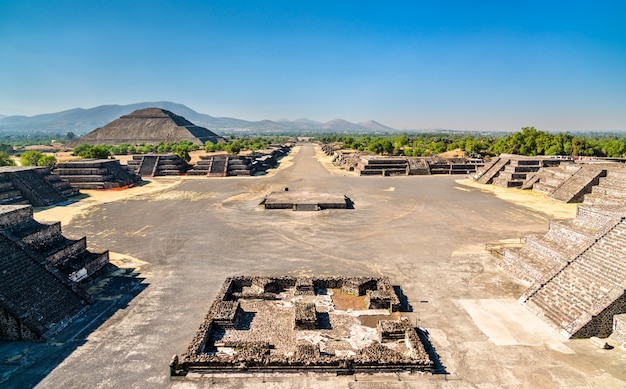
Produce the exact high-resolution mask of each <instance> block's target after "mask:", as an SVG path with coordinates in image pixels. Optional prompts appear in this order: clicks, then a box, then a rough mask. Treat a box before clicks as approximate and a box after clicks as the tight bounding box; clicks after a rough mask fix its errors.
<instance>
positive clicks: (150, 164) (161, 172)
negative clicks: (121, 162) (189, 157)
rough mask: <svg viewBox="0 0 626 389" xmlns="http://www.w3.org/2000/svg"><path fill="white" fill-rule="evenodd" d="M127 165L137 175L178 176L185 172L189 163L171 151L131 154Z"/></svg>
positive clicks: (189, 166)
mask: <svg viewBox="0 0 626 389" xmlns="http://www.w3.org/2000/svg"><path fill="white" fill-rule="evenodd" d="M128 167H129V168H130V169H132V171H133V173H134V174H136V175H138V176H148V177H156V176H178V175H181V174H185V173H186V172H187V171H188V170H189V169H191V165H189V164H188V163H187V162H185V161H184V160H183V159H182V158H180V157H179V156H178V155H176V154H173V153H161V154H141V155H133V159H132V160H130V161H128Z"/></svg>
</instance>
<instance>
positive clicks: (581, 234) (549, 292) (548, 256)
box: [494, 165, 626, 338]
mask: <svg viewBox="0 0 626 389" xmlns="http://www.w3.org/2000/svg"><path fill="white" fill-rule="evenodd" d="M494 254H495V255H496V257H497V261H496V263H497V264H498V265H499V266H500V267H501V268H503V269H504V270H506V271H507V272H509V273H510V274H512V275H514V276H516V277H518V278H519V279H520V280H522V281H523V282H525V283H526V284H527V285H529V288H528V289H527V290H526V292H525V293H524V294H523V295H522V297H521V298H520V302H522V303H523V304H525V305H526V306H527V307H528V308H530V309H531V310H532V311H533V312H535V313H536V314H537V315H538V316H540V317H542V318H543V319H544V320H545V321H547V322H548V323H550V324H552V325H553V326H555V327H556V328H557V329H558V330H559V331H560V332H561V333H562V334H563V335H564V336H566V337H568V338H570V337H573V338H588V337H592V336H596V337H603V338H604V337H608V336H609V335H610V334H611V332H612V331H613V328H614V327H616V328H622V327H621V326H620V325H618V324H615V323H617V321H619V320H620V319H619V317H618V316H619V315H621V314H624V313H626V294H625V290H626V260H625V258H626V167H622V166H619V165H617V166H614V167H612V168H611V169H608V171H607V172H606V177H601V178H599V184H598V185H597V186H593V189H592V192H591V193H590V194H587V195H585V196H584V202H583V203H582V204H581V205H579V206H578V210H577V214H576V218H575V219H573V220H569V221H558V220H552V221H550V225H549V228H548V232H546V233H545V234H544V235H528V236H526V237H525V244H524V245H523V247H520V248H508V249H505V250H503V251H500V252H498V251H494ZM622 320H623V319H622Z"/></svg>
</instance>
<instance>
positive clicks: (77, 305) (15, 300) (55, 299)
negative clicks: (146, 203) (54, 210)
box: [0, 205, 109, 340]
mask: <svg viewBox="0 0 626 389" xmlns="http://www.w3.org/2000/svg"><path fill="white" fill-rule="evenodd" d="M108 254H109V253H108V251H105V252H104V253H92V252H90V251H87V249H86V240H85V238H82V239H78V240H72V239H67V238H65V237H64V236H63V235H61V224H60V223H53V224H44V223H39V222H37V221H35V220H34V219H33V209H32V207H31V206H29V205H2V206H0V339H7V340H36V339H48V338H50V337H51V336H53V335H54V334H55V333H57V332H58V331H60V330H61V329H63V328H64V327H65V326H66V325H67V324H68V323H69V322H71V321H72V320H74V319H75V318H76V317H77V316H79V315H80V314H81V313H82V312H83V311H84V310H85V309H86V308H87V306H88V304H89V302H90V301H91V298H90V296H89V295H88V294H87V293H86V292H85V291H84V290H83V289H82V287H81V286H80V284H79V282H81V281H83V280H85V279H87V278H89V277H91V276H93V275H94V274H95V273H97V272H98V271H99V270H100V269H102V268H103V267H104V266H105V265H106V264H108V262H109V255H108Z"/></svg>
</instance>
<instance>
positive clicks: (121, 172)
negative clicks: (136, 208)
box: [54, 159, 141, 189]
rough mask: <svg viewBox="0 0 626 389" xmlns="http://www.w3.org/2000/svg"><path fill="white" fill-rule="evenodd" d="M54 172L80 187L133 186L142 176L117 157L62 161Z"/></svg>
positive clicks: (110, 187) (109, 187)
mask: <svg viewBox="0 0 626 389" xmlns="http://www.w3.org/2000/svg"><path fill="white" fill-rule="evenodd" d="M54 174H55V175H57V176H59V177H61V178H62V179H64V180H66V181H69V182H70V183H71V184H72V185H73V186H74V187H76V188H80V189H116V188H124V187H129V186H133V185H135V184H138V183H139V182H141V177H140V176H138V175H136V174H133V173H131V172H130V171H129V170H127V169H126V168H125V167H123V166H122V165H121V164H120V162H119V161H118V160H115V159H81V160H76V161H68V162H62V163H59V164H58V165H57V168H56V169H55V170H54Z"/></svg>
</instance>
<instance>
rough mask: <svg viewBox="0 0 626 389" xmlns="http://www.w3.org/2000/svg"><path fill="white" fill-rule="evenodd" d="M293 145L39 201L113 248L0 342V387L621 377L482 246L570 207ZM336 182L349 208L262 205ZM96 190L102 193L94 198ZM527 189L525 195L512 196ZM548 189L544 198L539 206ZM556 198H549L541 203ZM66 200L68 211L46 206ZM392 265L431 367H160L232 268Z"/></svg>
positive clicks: (183, 343)
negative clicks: (47, 324) (207, 370)
mask: <svg viewBox="0 0 626 389" xmlns="http://www.w3.org/2000/svg"><path fill="white" fill-rule="evenodd" d="M321 155H322V153H321V152H320V151H319V149H318V148H317V146H315V145H313V144H303V145H300V146H297V147H295V148H294V149H293V151H292V154H291V155H290V156H288V157H286V158H284V160H283V162H282V164H281V165H282V166H281V168H280V169H279V170H278V171H277V172H275V173H270V174H268V175H267V176H259V177H242V178H236V177H229V178H204V177H193V178H191V177H163V178H157V179H154V180H153V181H152V182H150V183H148V184H146V185H144V186H143V187H139V188H133V189H129V190H126V191H123V193H122V192H108V193H111V195H110V197H109V198H106V193H107V192H105V193H104V194H103V193H98V194H95V193H94V194H93V196H92V198H89V197H88V198H85V199H82V200H80V201H78V202H77V203H74V204H69V205H66V206H63V207H55V208H54V209H52V210H49V211H48V210H43V211H41V212H37V213H35V218H36V219H38V220H46V221H54V220H62V222H63V232H64V234H65V235H66V236H70V237H71V236H86V237H87V241H88V243H89V246H90V249H92V250H95V251H100V250H107V249H108V250H110V251H111V252H112V256H111V257H112V262H113V263H114V264H116V265H117V266H118V269H117V270H115V271H114V272H113V273H111V274H110V275H109V276H107V277H105V278H103V279H102V280H100V282H99V283H98V284H95V285H93V286H92V292H93V293H96V294H97V296H98V302H97V303H96V304H95V305H94V306H93V307H92V308H91V309H90V310H89V312H88V313H87V315H86V316H85V317H83V318H81V319H80V320H78V321H77V322H75V323H73V324H72V325H71V326H70V327H68V328H67V329H66V330H65V331H63V332H62V333H60V334H59V335H58V336H57V338H56V339H53V340H52V341H49V342H46V343H26V342H23V343H4V344H0V358H1V359H0V360H2V364H1V365H2V367H0V386H4V385H7V386H6V387H32V386H37V387H41V388H61V387H63V388H73V387H80V388H86V387H90V388H91V387H101V388H147V387H149V388H161V387H166V388H167V387H172V388H196V387H197V388H209V387H227V388H231V387H232V388H237V387H263V388H264V387H272V388H283V387H284V388H305V387H310V388H327V387H337V388H376V387H380V388H405V387H432V388H448V387H454V388H478V387H479V388H502V387H510V388H514V387H515V388H517V387H525V388H538V387H540V388H550V387H554V388H556V387H568V388H578V387H584V388H589V387H597V388H613V387H616V388H619V387H624V386H626V368H625V366H626V351H625V350H624V349H623V348H620V347H615V348H613V349H611V350H604V349H600V348H597V347H595V346H594V345H592V343H591V342H590V341H589V340H584V339H583V340H569V341H568V340H566V339H565V338H563V337H562V336H561V335H559V334H558V333H557V332H556V331H555V330H553V329H551V328H550V327H548V326H547V325H546V324H545V323H543V322H542V321H540V320H538V319H537V318H536V317H535V316H534V315H532V314H531V313H529V311H527V310H526V309H525V308H524V307H523V306H521V305H520V304H518V303H517V302H516V300H517V298H518V297H519V296H520V295H521V294H522V292H523V291H524V290H525V289H526V287H525V286H524V285H522V284H520V283H518V282H516V281H515V279H513V278H511V277H510V276H509V275H507V274H506V273H504V272H502V271H500V270H499V269H498V268H497V267H496V266H495V265H494V260H493V258H492V257H491V256H490V255H489V254H487V253H486V252H485V245H486V244H490V243H499V242H506V241H511V240H515V239H519V238H522V237H523V236H524V235H526V234H529V233H544V232H545V231H546V230H547V226H548V221H549V219H550V218H552V217H553V216H554V215H555V214H557V215H561V216H563V215H568V213H569V217H573V216H574V212H573V210H575V207H574V208H572V207H571V206H569V205H568V206H561V205H559V204H553V202H552V200H548V199H545V198H544V200H545V201H543V202H540V204H539V206H536V207H535V206H534V204H537V194H536V193H532V194H528V196H529V197H528V201H524V200H523V198H522V200H521V201H515V202H513V201H506V200H503V199H502V198H500V197H498V196H495V195H494V194H493V193H492V192H490V191H488V190H486V189H485V188H484V187H481V186H476V185H466V184H465V183H464V182H462V181H458V180H459V178H462V177H459V176H402V177H356V176H354V175H352V174H349V173H345V174H344V173H342V172H341V171H329V170H328V169H326V168H325V167H324V166H323V164H321V163H320V159H321V158H322V157H321ZM286 187H288V188H289V191H303V192H319V193H339V194H343V195H345V196H347V197H348V198H349V199H350V200H351V201H352V203H353V206H354V209H327V210H323V211H318V212H315V211H310V212H294V211H291V210H287V209H284V210H282V209H281V210H265V209H264V207H263V206H262V205H260V203H261V202H262V201H263V199H264V198H265V197H266V196H267V195H268V194H269V193H271V192H276V191H284V188H286ZM96 196H99V198H103V199H104V200H102V201H94V200H93V199H94V198H95V197H96ZM522 197H523V196H522ZM546 204H547V205H546ZM552 205H554V207H556V208H559V207H561V208H559V209H558V210H557V211H555V212H549V211H548V210H549V209H550V207H551V206H552ZM60 212H61V213H62V212H66V213H67V214H68V215H69V214H71V215H74V216H73V217H69V216H64V217H63V218H59V219H54V218H53V219H48V218H50V217H54V215H55V214H58V213H60ZM236 275H276V276H280V275H289V276H315V275H318V276H334V275H341V276H376V277H379V276H387V277H389V279H390V281H391V283H392V284H393V285H400V286H401V287H402V292H403V294H404V295H405V296H406V298H407V299H408V303H409V304H410V305H411V307H412V312H410V313H407V316H408V317H409V318H410V319H411V320H412V321H413V322H414V323H415V324H416V325H417V326H420V327H423V328H424V329H425V330H427V331H428V334H429V341H430V343H431V345H432V347H433V348H434V351H435V352H436V359H437V360H436V364H437V367H438V374H434V375H429V374H427V375H419V374H412V375H403V374H401V375H377V376H369V375H358V374H357V375H356V376H347V377H332V376H316V375H296V376H290V377H276V376H271V375H264V376H256V377H241V378H233V377H229V378H225V377H220V376H217V377H205V378H203V379H184V380H170V377H169V374H168V364H169V361H170V360H171V358H172V356H173V355H175V354H181V353H183V352H184V351H185V350H186V348H187V346H188V344H189V342H190V341H191V339H192V338H193V336H194V334H195V333H196V331H197V330H198V326H199V325H200V323H201V322H202V321H203V319H204V316H205V314H206V312H207V311H208V309H209V307H210V306H211V303H212V300H213V299H214V298H215V296H216V294H217V293H218V291H219V289H220V287H221V286H222V283H223V282H224V280H225V279H226V278H227V277H231V276H236Z"/></svg>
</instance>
